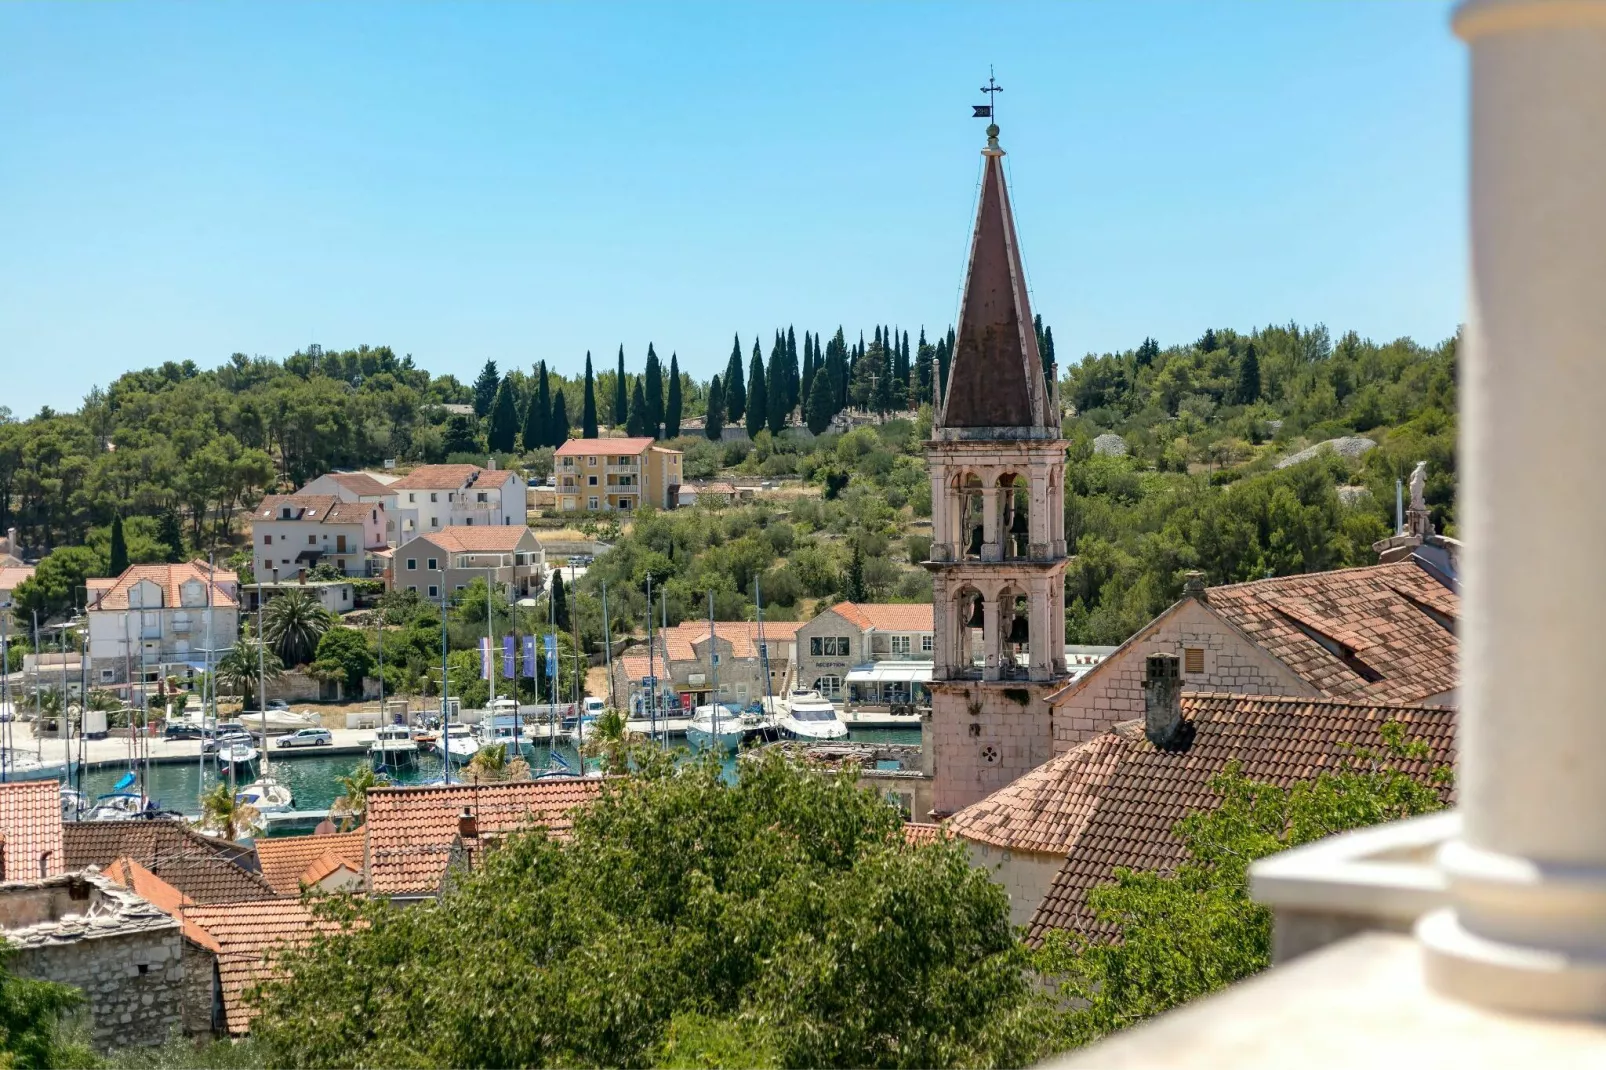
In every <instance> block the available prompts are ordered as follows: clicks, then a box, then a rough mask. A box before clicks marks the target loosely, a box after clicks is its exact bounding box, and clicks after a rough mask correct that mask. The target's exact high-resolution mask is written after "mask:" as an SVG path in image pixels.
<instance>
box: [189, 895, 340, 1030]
mask: <svg viewBox="0 0 1606 1070" xmlns="http://www.w3.org/2000/svg"><path fill="white" fill-rule="evenodd" d="M185 915H186V917H187V919H188V920H190V921H192V922H194V923H195V924H196V925H197V926H199V927H200V928H201V929H202V930H203V931H205V932H206V933H207V935H209V936H211V937H212V939H213V940H214V941H215V942H216V943H217V945H218V948H219V950H218V953H217V969H218V981H219V987H220V989H221V996H222V1000H223V1016H224V1022H225V1026H226V1028H227V1029H228V1031H229V1032H230V1033H233V1034H236V1035H238V1034H241V1033H245V1032H248V1031H249V1030H250V1028H251V1019H252V1018H253V1017H254V1016H255V1011H254V1010H253V1009H252V1008H250V1007H247V1006H246V1003H245V1000H244V995H245V990H246V989H247V988H249V987H251V986H252V985H254V984H259V983H261V982H263V981H267V980H271V979H273V978H274V977H277V976H279V975H280V971H278V970H277V969H276V967H275V965H274V961H273V959H274V955H275V953H276V952H278V951H281V950H282V949H284V948H287V947H299V946H302V945H304V944H307V943H309V942H310V941H311V940H312V935H313V933H315V932H317V931H319V930H322V931H325V932H331V931H334V930H335V926H334V925H332V924H330V923H328V922H320V921H317V920H315V919H314V918H313V916H312V911H311V909H310V908H309V907H308V906H307V905H306V904H305V903H303V902H302V901H301V900H300V899H289V898H283V899H263V900H258V901H257V902H254V903H231V904H229V905H228V906H209V907H190V908H187V909H186V911H185Z"/></svg>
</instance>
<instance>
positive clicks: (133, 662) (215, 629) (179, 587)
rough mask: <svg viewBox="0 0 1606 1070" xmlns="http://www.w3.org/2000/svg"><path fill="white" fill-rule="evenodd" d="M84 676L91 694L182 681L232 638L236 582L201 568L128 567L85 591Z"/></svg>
mask: <svg viewBox="0 0 1606 1070" xmlns="http://www.w3.org/2000/svg"><path fill="white" fill-rule="evenodd" d="M90 593H91V596H92V599H93V600H92V601H91V602H90V605H89V614H88V615H89V670H90V681H91V683H92V684H93V685H94V686H96V687H116V686H117V685H127V684H129V683H138V682H140V681H143V682H145V683H148V684H149V683H155V682H156V681H157V680H158V679H161V678H163V677H167V676H179V677H182V678H186V679H187V678H189V677H190V676H192V675H194V673H195V672H196V671H198V670H200V669H202V668H204V667H205V664H206V652H207V650H208V649H211V650H212V652H213V653H212V658H213V660H214V661H215V660H216V659H217V658H218V657H219V656H221V654H222V653H223V651H225V650H226V649H228V648H229V647H231V646H233V645H234V641H235V637H236V636H237V635H238V634H239V630H240V628H239V617H240V610H239V601H238V597H239V582H238V578H237V577H236V576H235V574H234V573H232V572H224V571H222V570H217V571H215V572H210V573H209V570H208V568H207V565H206V563H205V562H204V561H203V562H197V561H191V562H187V563H185V564H180V565H132V566H130V567H129V569H128V571H126V572H124V573H123V574H122V575H121V576H119V577H117V579H116V580H115V581H113V582H112V583H111V585H110V586H109V587H105V588H100V587H98V586H97V587H95V588H92V589H91V592H90Z"/></svg>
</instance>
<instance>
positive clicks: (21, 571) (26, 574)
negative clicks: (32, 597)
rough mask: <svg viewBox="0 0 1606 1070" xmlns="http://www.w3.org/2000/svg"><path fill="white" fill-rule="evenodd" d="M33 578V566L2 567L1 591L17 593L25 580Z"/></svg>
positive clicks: (0, 570)
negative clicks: (18, 587)
mask: <svg viewBox="0 0 1606 1070" xmlns="http://www.w3.org/2000/svg"><path fill="white" fill-rule="evenodd" d="M32 576H33V566H32V565H4V566H0V591H15V590H16V589H17V586H18V585H19V584H21V583H22V581H23V580H26V579H30V578H31V577H32Z"/></svg>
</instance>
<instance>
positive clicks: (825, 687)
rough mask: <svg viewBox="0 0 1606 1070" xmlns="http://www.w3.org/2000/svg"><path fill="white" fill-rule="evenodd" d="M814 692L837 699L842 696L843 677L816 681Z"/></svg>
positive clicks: (831, 677) (828, 677)
mask: <svg viewBox="0 0 1606 1070" xmlns="http://www.w3.org/2000/svg"><path fill="white" fill-rule="evenodd" d="M814 690H816V691H818V692H819V693H820V694H822V695H824V696H825V697H826V698H837V697H838V696H839V695H841V694H842V677H840V676H821V677H818V678H816V679H815V681H814Z"/></svg>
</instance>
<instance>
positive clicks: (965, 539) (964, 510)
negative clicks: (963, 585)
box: [957, 475, 987, 561]
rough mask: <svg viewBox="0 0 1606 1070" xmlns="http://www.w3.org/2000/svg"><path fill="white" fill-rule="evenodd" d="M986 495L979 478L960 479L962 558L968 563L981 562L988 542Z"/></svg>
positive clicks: (959, 512)
mask: <svg viewBox="0 0 1606 1070" xmlns="http://www.w3.org/2000/svg"><path fill="white" fill-rule="evenodd" d="M985 493H986V490H985V488H984V487H983V486H982V483H981V478H980V477H979V476H976V475H964V476H960V477H959V487H958V495H959V509H958V510H957V511H958V514H959V534H960V542H961V545H960V556H961V557H962V558H964V559H965V560H968V561H980V560H981V548H982V544H983V543H984V542H986V540H987V534H986V530H985V528H986V502H985V499H984V495H985Z"/></svg>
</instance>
